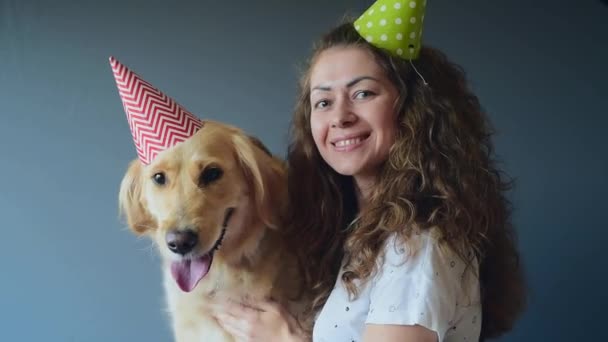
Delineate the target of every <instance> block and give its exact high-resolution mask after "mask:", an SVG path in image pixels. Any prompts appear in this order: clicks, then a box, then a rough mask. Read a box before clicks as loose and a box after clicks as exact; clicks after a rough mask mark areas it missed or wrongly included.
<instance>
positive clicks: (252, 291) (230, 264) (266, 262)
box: [119, 121, 300, 342]
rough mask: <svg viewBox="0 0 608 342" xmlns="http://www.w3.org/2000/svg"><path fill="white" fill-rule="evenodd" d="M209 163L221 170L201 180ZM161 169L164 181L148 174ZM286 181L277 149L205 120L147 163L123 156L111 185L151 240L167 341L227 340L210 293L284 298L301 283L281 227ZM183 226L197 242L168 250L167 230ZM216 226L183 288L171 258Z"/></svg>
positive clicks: (202, 242)
mask: <svg viewBox="0 0 608 342" xmlns="http://www.w3.org/2000/svg"><path fill="white" fill-rule="evenodd" d="M209 167H217V168H220V169H221V170H222V171H223V174H222V176H221V177H220V178H219V179H217V180H215V181H214V182H211V183H209V184H204V183H201V174H202V172H203V171H204V170H205V169H206V168H209ZM161 172H162V173H163V174H164V176H165V179H166V180H165V184H164V185H158V184H156V183H155V182H154V180H153V177H154V175H155V174H157V173H161ZM286 187H287V181H286V169H285V166H284V163H283V162H282V161H281V160H280V159H278V158H276V157H273V156H272V155H271V154H270V153H269V152H268V150H266V148H265V147H264V146H263V145H262V144H261V143H260V142H259V141H258V140H257V139H255V138H251V137H249V136H247V135H245V134H244V133H243V132H242V131H241V130H239V129H237V128H235V127H232V126H229V125H225V124H221V123H218V122H212V121H206V122H205V123H204V125H203V127H202V128H201V129H200V130H199V131H198V132H197V133H196V134H195V135H194V136H192V137H190V138H189V139H187V140H186V141H185V142H183V143H180V144H178V145H176V146H174V147H172V148H169V149H167V150H165V151H163V152H161V153H159V154H158V156H157V157H156V158H155V159H154V160H153V161H152V162H151V163H150V164H149V165H143V164H142V163H141V162H140V161H139V160H134V161H133V162H132V163H131V164H130V166H129V169H128V171H127V173H126V175H125V176H124V179H123V180H122V183H121V187H120V193H119V204H120V210H121V212H122V213H123V214H124V216H125V217H126V220H127V223H128V225H129V227H130V228H131V229H132V230H133V231H134V232H135V233H136V234H139V235H147V236H149V237H150V238H152V239H153V240H154V241H155V243H156V245H157V246H158V248H159V250H160V254H161V259H162V261H163V262H162V263H163V265H162V268H163V273H164V279H165V281H164V287H165V291H166V295H167V301H168V309H169V312H170V314H171V317H172V321H173V330H174V334H175V340H176V341H178V342H190V341H231V339H230V338H229V336H228V335H227V334H226V333H225V332H224V331H223V330H222V329H221V328H220V327H219V326H218V325H217V323H216V322H215V321H214V320H213V318H212V317H211V316H210V312H209V307H208V304H209V302H210V300H211V298H212V297H213V296H214V295H216V294H218V293H219V294H222V295H223V294H226V295H227V296H230V297H231V298H240V299H242V300H246V299H247V298H251V297H272V298H274V299H276V300H278V301H281V302H283V303H284V304H285V303H286V302H287V301H288V299H289V298H292V297H295V294H296V292H297V291H298V286H299V283H300V282H299V281H298V272H297V271H296V267H295V257H294V256H293V254H292V253H290V252H289V251H288V248H286V244H285V238H284V236H283V235H282V234H281V231H280V225H281V215H282V213H283V210H284V209H285V202H286V200H287V189H286ZM229 208H234V211H233V214H232V215H227V212H228V209H229ZM227 216H228V221H227V222H226V225H225V226H226V230H225V235H222V229H223V226H224V223H225V222H224V221H225V220H226V218H227ZM183 229H190V230H193V231H194V232H196V233H197V234H198V241H197V242H198V243H197V245H196V246H195V248H194V250H193V251H192V252H191V253H187V254H185V256H181V255H179V254H177V253H173V252H172V251H171V250H170V249H169V248H168V246H167V242H166V235H167V233H168V232H171V231H179V230H183ZM221 236H223V239H222V242H221V248H219V250H217V251H216V252H215V253H214V255H213V262H212V264H211V268H210V270H209V273H208V274H207V275H206V276H205V277H204V278H202V280H200V283H198V285H197V286H196V287H195V288H194V289H193V290H192V291H191V292H184V291H182V290H181V289H180V288H179V286H178V285H177V283H176V281H174V279H173V278H172V275H171V271H170V265H171V262H173V261H176V260H179V259H180V258H192V257H197V256H200V255H203V254H206V253H207V252H209V251H210V250H211V249H212V248H213V246H214V244H215V243H216V242H217V241H219V239H220V237H221Z"/></svg>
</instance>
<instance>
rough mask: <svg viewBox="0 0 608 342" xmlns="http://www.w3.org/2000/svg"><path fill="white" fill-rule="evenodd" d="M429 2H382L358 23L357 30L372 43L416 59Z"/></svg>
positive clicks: (397, 0) (416, 0)
mask: <svg viewBox="0 0 608 342" xmlns="http://www.w3.org/2000/svg"><path fill="white" fill-rule="evenodd" d="M425 10H426V0H378V1H376V2H375V3H374V4H373V5H372V6H371V7H370V8H368V9H367V11H365V12H364V13H363V14H362V15H361V16H360V17H359V19H357V20H355V23H354V25H355V29H356V30H357V32H359V34H360V35H361V37H363V38H365V39H366V40H367V41H368V42H369V43H370V44H372V45H374V46H376V47H378V48H382V49H386V50H388V51H390V52H392V53H393V54H395V55H397V56H399V57H402V58H405V59H409V60H412V59H416V58H418V54H419V53H420V48H421V45H422V23H423V22H424V12H425Z"/></svg>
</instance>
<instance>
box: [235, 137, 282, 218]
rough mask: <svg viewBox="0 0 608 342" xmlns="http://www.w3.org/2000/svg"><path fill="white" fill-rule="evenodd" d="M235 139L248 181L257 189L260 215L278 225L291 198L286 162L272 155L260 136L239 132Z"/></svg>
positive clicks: (254, 189) (255, 196) (257, 207)
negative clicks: (288, 198)
mask: <svg viewBox="0 0 608 342" xmlns="http://www.w3.org/2000/svg"><path fill="white" fill-rule="evenodd" d="M233 143H234V147H235V151H236V154H237V156H238V159H239V162H240V164H241V167H242V169H243V172H244V174H245V177H246V178H247V182H248V183H249V184H250V186H251V188H252V189H253V192H254V200H255V207H256V211H257V213H258V215H259V216H260V219H261V220H262V222H264V224H266V225H267V226H268V227H270V228H278V227H279V225H280V224H281V219H282V214H283V213H284V210H285V208H286V201H287V179H286V177H287V173H286V169H285V164H284V162H283V161H281V160H279V159H278V158H276V157H274V156H272V154H271V153H270V152H269V151H268V149H267V148H266V147H265V146H264V145H263V144H262V143H261V142H260V141H259V140H258V139H257V138H252V137H247V136H244V135H241V134H236V135H234V137H233Z"/></svg>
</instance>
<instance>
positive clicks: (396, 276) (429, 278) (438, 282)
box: [366, 234, 464, 342]
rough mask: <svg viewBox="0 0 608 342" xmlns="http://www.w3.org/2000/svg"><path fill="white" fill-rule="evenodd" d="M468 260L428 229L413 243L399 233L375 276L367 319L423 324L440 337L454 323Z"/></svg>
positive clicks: (392, 322)
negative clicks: (402, 239) (400, 239)
mask: <svg viewBox="0 0 608 342" xmlns="http://www.w3.org/2000/svg"><path fill="white" fill-rule="evenodd" d="M463 270H464V263H463V262H462V261H461V260H460V259H459V258H457V257H456V256H455V254H454V253H452V252H451V251H450V250H449V248H448V247H445V246H439V244H438V242H437V240H436V239H435V238H433V237H431V236H429V235H428V234H421V235H415V236H414V237H413V238H412V239H410V240H408V244H407V247H406V246H405V245H403V244H401V243H398V242H397V239H395V238H394V237H392V238H390V239H388V240H387V243H386V246H385V256H384V259H383V260H382V263H381V264H380V265H379V269H378V272H377V274H376V276H375V277H374V278H373V280H372V283H371V289H370V307H369V312H368V315H367V319H366V323H367V324H395V325H421V326H423V327H425V328H427V329H429V330H432V331H435V332H436V333H437V336H438V341H440V342H441V341H443V338H444V336H445V334H446V332H447V331H448V329H449V328H450V325H451V324H452V321H453V319H454V316H455V313H456V306H457V305H458V304H457V302H458V293H459V288H460V286H461V285H460V284H461V280H462V274H463Z"/></svg>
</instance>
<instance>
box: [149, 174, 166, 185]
mask: <svg viewBox="0 0 608 342" xmlns="http://www.w3.org/2000/svg"><path fill="white" fill-rule="evenodd" d="M152 180H153V181H154V183H156V184H158V185H165V183H166V182H167V179H166V178H165V174H164V173H162V172H159V173H155V174H154V176H152Z"/></svg>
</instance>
